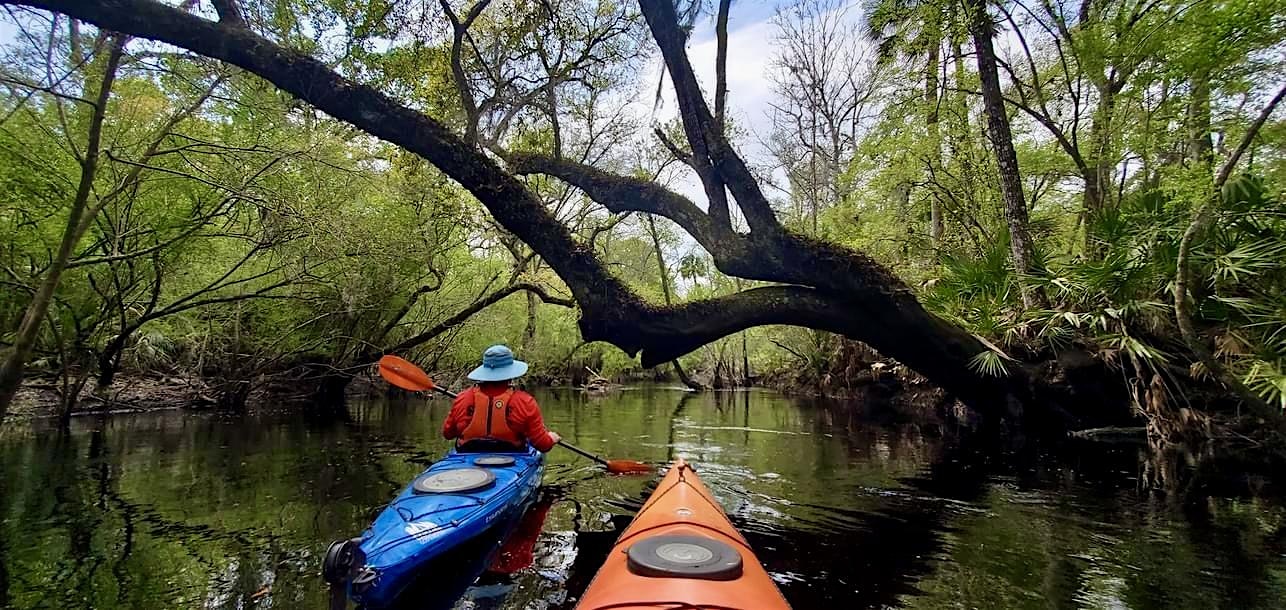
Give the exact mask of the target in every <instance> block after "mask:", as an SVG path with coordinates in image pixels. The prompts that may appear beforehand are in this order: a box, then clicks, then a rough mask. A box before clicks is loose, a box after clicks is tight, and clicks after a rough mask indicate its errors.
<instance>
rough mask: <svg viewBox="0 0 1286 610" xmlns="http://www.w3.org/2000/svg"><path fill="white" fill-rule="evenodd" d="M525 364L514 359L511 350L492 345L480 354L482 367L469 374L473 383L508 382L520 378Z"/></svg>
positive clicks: (524, 371)
mask: <svg viewBox="0 0 1286 610" xmlns="http://www.w3.org/2000/svg"><path fill="white" fill-rule="evenodd" d="M526 372H527V363H526V362H523V361H521V360H515V359H514V353H513V350H510V349H509V348H508V347H505V346H503V345H493V346H491V347H488V348H487V351H485V352H482V366H480V367H478V368H476V369H473V371H472V372H470V373H469V379H472V380H474V381H508V380H510V379H515V378H518V377H522V376H523V375H524V374H526Z"/></svg>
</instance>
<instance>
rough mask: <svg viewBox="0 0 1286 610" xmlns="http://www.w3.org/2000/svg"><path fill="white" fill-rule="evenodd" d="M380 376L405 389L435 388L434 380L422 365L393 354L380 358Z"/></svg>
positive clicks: (424, 389) (423, 390)
mask: <svg viewBox="0 0 1286 610" xmlns="http://www.w3.org/2000/svg"><path fill="white" fill-rule="evenodd" d="M380 377H383V378H384V380H385V381H387V382H389V383H391V384H393V385H395V386H397V387H399V388H402V389H403V390H410V391H412V392H426V391H428V390H432V389H433V380H432V379H429V376H428V375H426V374H425V373H424V371H421V370H420V367H418V366H415V365H414V364H411V363H410V362H407V361H406V360H403V359H401V358H398V357H397V356H394V355H393V354H389V355H387V356H384V357H383V358H380Z"/></svg>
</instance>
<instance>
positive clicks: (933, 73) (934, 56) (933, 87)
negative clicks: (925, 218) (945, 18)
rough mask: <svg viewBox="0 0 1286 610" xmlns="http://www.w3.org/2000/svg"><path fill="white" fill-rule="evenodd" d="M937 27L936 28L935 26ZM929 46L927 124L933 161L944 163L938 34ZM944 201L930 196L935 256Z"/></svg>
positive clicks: (930, 224)
mask: <svg viewBox="0 0 1286 610" xmlns="http://www.w3.org/2000/svg"><path fill="white" fill-rule="evenodd" d="M935 29H936V28H935ZM930 42H931V43H932V44H931V45H930V46H929V58H928V62H927V65H926V66H925V68H924V103H925V106H926V112H925V118H924V122H925V126H926V127H927V128H928V132H929V142H930V144H931V145H932V146H933V163H935V164H941V163H942V141H941V136H940V135H939V133H938V103H939V102H938V70H939V68H940V66H941V61H940V55H939V53H940V48H941V45H940V44H939V42H940V41H939V40H938V36H934V37H933V38H932V39H931V40H930ZM942 230H943V227H942V202H941V201H939V200H938V198H937V197H930V198H929V240H930V241H931V242H932V244H933V251H934V258H935V259H937V258H938V257H939V256H940V254H941V252H942Z"/></svg>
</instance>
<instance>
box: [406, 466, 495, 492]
mask: <svg viewBox="0 0 1286 610" xmlns="http://www.w3.org/2000/svg"><path fill="white" fill-rule="evenodd" d="M495 482H496V475H494V474H492V473H491V472H489V471H486V470H483V469H481V468H453V469H451V470H440V471H438V472H433V473H429V474H426V475H424V476H422V477H420V478H418V479H416V480H415V483H412V484H411V487H412V488H413V489H414V490H415V492H416V493H422V494H442V493H459V492H463V491H474V490H477V489H482V488H484V487H486V486H488V485H491V484H492V483H495Z"/></svg>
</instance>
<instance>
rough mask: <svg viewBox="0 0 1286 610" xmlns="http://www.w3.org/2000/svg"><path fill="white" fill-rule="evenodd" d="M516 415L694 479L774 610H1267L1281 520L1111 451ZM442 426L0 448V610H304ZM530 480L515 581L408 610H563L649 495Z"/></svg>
mask: <svg viewBox="0 0 1286 610" xmlns="http://www.w3.org/2000/svg"><path fill="white" fill-rule="evenodd" d="M537 397H538V398H539V399H540V401H541V403H542V405H543V406H544V410H545V413H546V418H547V420H548V422H549V423H550V426H551V427H552V428H554V429H555V430H558V431H559V432H561V433H562V434H563V435H564V436H565V437H567V438H568V439H569V440H574V441H576V442H578V443H579V444H581V445H582V446H584V447H585V448H588V449H591V450H594V451H599V452H601V453H603V454H606V455H609V456H615V457H628V458H636V459H642V460H648V461H653V462H656V463H658V464H659V463H665V462H667V461H668V460H670V459H671V458H672V457H674V456H684V457H686V458H688V459H689V460H691V461H694V462H696V463H697V464H698V467H699V469H700V472H701V473H702V476H703V478H704V480H705V481H706V482H707V483H708V484H709V485H710V487H711V488H712V489H713V490H714V491H715V493H716V494H717V495H718V497H719V500H720V501H721V502H722V503H723V505H724V506H725V507H726V508H727V510H728V513H729V515H730V516H731V517H732V519H733V521H734V522H736V523H737V525H738V526H739V527H740V528H742V530H743V531H744V532H745V534H746V535H747V537H748V538H750V540H751V542H752V544H753V545H754V546H755V548H756V549H758V551H759V555H760V557H761V559H762V560H763V561H764V562H765V563H766V564H767V566H768V568H769V570H770V572H771V573H772V574H773V575H774V577H775V578H776V579H777V581H778V582H779V583H780V585H781V587H782V590H783V592H784V593H785V595H786V597H787V598H788V599H789V600H790V601H791V602H792V604H793V605H794V606H795V607H796V608H797V609H806V608H873V607H913V608H975V607H976V608H996V607H1018V608H1021V607H1031V608H1049V607H1059V608H1062V607H1084V608H1164V609H1167V610H1169V609H1173V608H1220V607H1222V608H1283V607H1286V555H1284V553H1286V510H1284V509H1283V508H1282V507H1281V506H1277V505H1273V504H1266V503H1261V502H1255V501H1250V500H1232V499H1208V500H1198V501H1195V502H1189V503H1186V504H1184V505H1181V506H1176V505H1174V504H1173V503H1170V502H1167V501H1166V500H1165V499H1164V498H1163V497H1161V496H1157V495H1154V494H1149V493H1146V492H1142V491H1139V490H1138V489H1137V487H1138V486H1137V477H1138V475H1139V471H1140V469H1141V465H1140V458H1139V455H1138V452H1137V450H1135V449H1118V450H1110V451H1109V450H1105V449H1102V448H1093V449H1090V450H1082V451H1079V452H1068V451H1066V450H1064V451H1061V455H1059V456H1053V455H1050V454H1049V453H1047V452H1046V453H1041V452H1031V453H1030V454H1021V455H1014V454H999V453H990V452H982V451H979V450H977V449H975V448H971V447H968V446H961V445H959V444H958V442H955V441H945V440H942V439H940V438H936V437H934V436H929V435H924V434H921V433H920V432H918V431H917V430H916V429H915V428H913V427H905V426H904V427H880V426H877V425H871V424H863V423H861V422H857V421H852V420H851V419H850V418H849V417H848V416H847V415H843V414H842V413H844V411H843V410H840V409H834V408H825V407H819V406H801V405H799V404H798V403H796V402H794V401H791V400H788V399H784V398H780V397H777V396H774V395H772V394H764V393H739V394H722V395H702V396H692V397H686V395H684V394H682V393H680V392H674V391H665V390H648V391H642V390H640V391H632V392H626V393H623V394H621V395H620V396H618V397H615V398H610V399H588V400H587V399H586V398H584V397H583V396H581V395H580V394H578V393H573V392H562V393H558V392H550V391H545V392H540V393H538V395H537ZM445 409H446V404H445V403H444V402H442V401H434V402H430V403H427V404H426V403H424V402H422V401H418V402H411V403H386V402H380V401H375V402H370V403H365V404H360V405H355V406H353V407H352V408H351V409H350V416H351V417H350V418H349V419H348V420H347V421H344V420H342V419H337V418H333V417H332V418H309V417H306V416H303V415H300V414H298V413H287V412H283V413H267V414H261V415H257V416H254V417H252V418H250V419H249V420H237V419H233V418H226V417H221V416H217V415H211V414H193V413H188V412H180V411H170V412H162V413H153V414H145V415H118V416H111V417H105V418H81V419H78V420H77V421H76V422H75V423H74V426H73V430H72V432H71V434H70V435H60V434H58V433H56V432H53V431H49V430H45V429H43V428H42V424H40V423H39V422H38V423H36V424H34V425H32V426H22V427H19V428H13V427H12V426H11V427H10V429H8V430H6V431H4V432H3V433H0V607H3V608H100V609H115V608H310V609H311V608H323V607H325V605H326V600H327V597H326V591H325V588H324V585H323V583H322V581H321V578H320V575H319V571H320V570H319V563H320V555H321V553H322V552H324V550H325V548H326V544H327V543H328V542H329V541H330V540H332V539H335V538H341V537H347V536H350V535H354V534H357V533H358V532H360V531H361V530H362V529H363V528H364V527H365V526H366V525H367V523H369V521H370V519H371V518H372V517H373V516H374V515H375V514H376V513H377V512H378V511H379V509H380V507H381V505H382V504H383V503H384V502H386V501H387V500H388V499H390V498H391V497H392V495H393V494H394V493H395V491H396V490H397V489H398V488H400V487H401V486H402V485H404V484H405V482H406V481H407V480H409V479H410V478H411V477H413V476H414V475H415V474H416V473H417V472H419V470H421V469H422V468H423V467H424V465H425V464H427V463H428V461H430V460H432V459H433V458H434V456H437V455H439V454H440V453H441V452H442V451H444V450H445V449H446V447H447V444H446V442H445V441H443V440H441V439H440V438H439V436H438V426H439V424H440V423H441V421H442V417H443V415H444V414H445ZM549 457H550V466H549V468H548V470H547V473H546V477H545V484H546V488H545V489H544V491H543V502H544V503H543V504H542V505H541V507H542V508H543V509H545V510H546V511H547V513H546V518H545V520H544V523H543V525H540V524H539V522H538V521H537V522H536V524H537V525H540V527H539V532H540V533H539V537H538V538H537V541H536V545H535V547H534V549H533V556H534V564H533V565H531V566H530V567H527V568H525V569H522V570H519V571H517V572H515V573H513V574H509V575H504V574H496V573H485V574H483V575H482V577H481V579H480V580H478V581H477V583H476V584H474V585H473V586H471V587H469V588H468V589H467V590H464V591H463V596H462V597H461V596H460V595H458V594H457V592H459V591H460V590H461V589H462V588H463V587H464V584H462V585H461V586H460V587H453V586H451V584H450V582H449V581H451V579H450V578H448V576H447V574H446V571H443V570H435V571H433V572H432V573H431V574H429V575H427V576H426V577H425V580H424V586H423V587H422V589H423V590H422V591H420V592H418V593H417V594H416V597H415V598H414V599H411V600H409V603H408V606H409V607H423V608H433V607H442V606H444V605H445V606H450V605H451V604H452V603H454V604H455V607H456V608H505V609H517V608H532V609H542V608H570V607H571V606H572V605H574V601H575V597H576V596H577V595H578V594H579V593H580V592H581V591H582V590H583V589H584V587H585V586H586V585H587V583H588V581H589V578H590V577H592V575H593V572H594V570H595V568H596V567H597V566H598V564H599V563H600V562H601V561H602V559H603V557H604V556H605V554H606V552H607V549H608V548H609V547H610V545H611V544H612V541H613V538H614V536H615V531H617V528H619V527H620V526H621V525H623V524H624V523H625V522H628V519H629V515H630V513H631V511H632V510H633V509H635V508H637V507H638V506H639V505H640V504H641V502H642V501H643V499H644V498H645V497H646V495H647V491H648V485H649V484H650V483H654V482H655V481H654V479H649V478H648V477H642V478H638V477H635V478H622V477H608V476H604V475H602V474H600V473H599V472H598V470H597V469H596V468H595V467H594V466H593V465H592V464H589V463H587V462H586V461H585V460H583V459H580V458H577V457H576V456H574V455H572V454H570V453H568V452H563V451H557V450H556V451H555V452H554V453H552V454H550V456H549ZM469 563H471V562H470V561H468V560H464V559H462V560H460V563H459V566H457V567H459V568H460V570H462V571H464V572H466V575H465V576H464V577H463V582H464V583H465V584H467V583H468V582H469V581H471V580H472V573H470V572H469V569H468V568H467V566H466V564H469ZM472 563H479V562H472Z"/></svg>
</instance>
